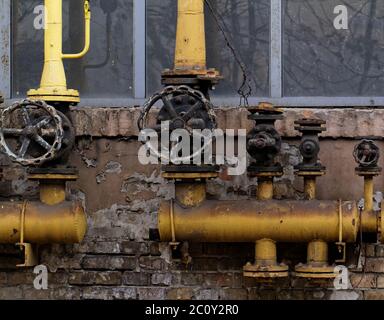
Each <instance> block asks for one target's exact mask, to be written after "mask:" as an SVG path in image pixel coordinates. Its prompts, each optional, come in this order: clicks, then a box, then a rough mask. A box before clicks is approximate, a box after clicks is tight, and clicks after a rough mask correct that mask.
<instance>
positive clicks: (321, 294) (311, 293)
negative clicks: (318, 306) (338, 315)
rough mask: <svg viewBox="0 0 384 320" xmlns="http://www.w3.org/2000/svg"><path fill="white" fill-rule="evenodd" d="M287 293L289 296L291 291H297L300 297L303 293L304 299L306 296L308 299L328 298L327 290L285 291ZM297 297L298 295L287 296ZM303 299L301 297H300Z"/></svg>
mask: <svg viewBox="0 0 384 320" xmlns="http://www.w3.org/2000/svg"><path fill="white" fill-rule="evenodd" d="M285 292H286V293H287V295H288V296H290V294H291V292H292V293H296V294H298V295H299V296H300V297H301V295H303V299H304V297H305V299H306V300H326V292H325V291H323V290H307V291H305V293H304V291H296V290H295V291H287V290H286V291H285ZM292 297H293V299H297V298H296V297H294V296H293V295H292V296H290V298H287V299H285V300H288V299H292ZM299 299H301V298H299Z"/></svg>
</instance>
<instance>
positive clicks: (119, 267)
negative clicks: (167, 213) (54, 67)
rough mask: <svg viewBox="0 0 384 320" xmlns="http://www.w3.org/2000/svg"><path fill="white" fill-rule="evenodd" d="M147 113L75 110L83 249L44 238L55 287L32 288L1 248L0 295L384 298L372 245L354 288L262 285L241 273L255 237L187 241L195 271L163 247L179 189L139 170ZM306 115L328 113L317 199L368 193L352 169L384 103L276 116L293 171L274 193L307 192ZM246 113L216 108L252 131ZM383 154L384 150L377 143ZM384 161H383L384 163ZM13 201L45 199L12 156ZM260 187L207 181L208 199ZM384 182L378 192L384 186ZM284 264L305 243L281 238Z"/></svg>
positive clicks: (244, 181) (232, 123)
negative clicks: (300, 124)
mask: <svg viewBox="0 0 384 320" xmlns="http://www.w3.org/2000/svg"><path fill="white" fill-rule="evenodd" d="M138 114H139V110H138V108H126V109H109V108H104V109H103V108H97V109H92V108H82V109H74V110H73V118H74V122H75V124H76V129H77V135H78V138H77V144H76V149H75V150H74V151H73V153H72V156H71V160H70V162H71V164H72V165H75V166H77V167H78V168H79V170H80V179H79V180H78V181H77V182H76V183H73V184H72V185H71V190H72V196H73V197H79V198H81V199H83V200H84V202H85V206H86V210H87V215H88V224H89V229H88V232H87V235H86V239H85V241H84V242H83V243H82V244H79V245H73V246H72V245H65V246H63V245H45V246H42V247H41V250H40V255H41V263H42V264H44V265H46V266H47V267H48V269H49V272H50V273H49V289H48V290H42V291H37V290H35V289H34V287H33V279H34V277H35V275H34V274H33V270H32V269H26V270H18V269H16V268H15V267H14V265H15V264H16V263H17V259H16V258H15V257H14V254H15V253H16V251H15V249H14V248H13V247H12V246H1V247H0V299H4V298H6V299H13V298H16V299H21V298H27V299H56V298H60V299H100V298H101V299H384V246H382V245H380V244H375V245H373V244H369V245H364V246H363V250H362V256H363V262H364V263H363V265H364V268H361V266H360V268H358V266H357V261H358V258H359V254H358V250H357V249H356V248H355V247H354V246H350V248H349V250H348V253H349V259H348V266H349V267H350V270H351V273H350V276H351V277H350V280H351V286H350V289H348V290H344V291H336V290H334V286H333V282H332V281H325V282H324V281H320V282H319V281H310V280H300V279H295V278H293V277H290V278H287V279H283V280H271V281H267V282H260V281H258V280H252V279H245V278H243V277H242V267H243V265H244V264H245V263H246V262H247V261H253V254H254V246H253V244H190V255H191V256H192V258H193V260H192V263H191V264H190V265H188V266H185V265H183V264H182V263H181V262H180V261H179V260H175V259H172V257H171V255H172V253H171V250H170V249H169V246H168V245H167V244H166V243H157V242H152V241H149V238H148V236H149V234H148V231H149V229H150V228H155V227H156V219H157V208H158V206H159V203H160V201H161V200H163V199H169V198H170V197H172V195H173V186H172V184H170V183H167V182H166V181H165V180H164V179H162V177H161V175H160V170H159V169H160V168H159V167H157V166H146V167H144V166H142V165H140V164H139V162H138V159H137V150H138V148H139V147H140V146H141V144H139V143H138V142H137V134H138V132H137V128H136V119H137V117H138ZM304 116H316V117H319V118H322V119H324V120H327V122H328V125H327V127H328V129H329V130H328V131H327V132H326V133H324V134H323V137H322V141H321V148H322V151H321V159H322V162H323V164H324V165H326V166H327V175H326V176H325V177H322V178H320V179H319V198H320V199H344V200H359V199H360V197H361V196H362V188H363V186H362V181H361V178H359V177H356V176H355V173H354V168H355V163H354V160H353V157H352V152H353V148H354V145H355V144H356V143H357V140H355V139H354V138H355V136H360V137H362V136H377V137H383V136H384V128H383V126H382V125H381V122H382V120H381V119H383V118H384V110H364V109H360V110H352V109H344V110H343V109H328V110H322V109H290V110H288V111H287V112H286V119H285V120H284V121H281V122H279V123H278V128H279V130H280V132H281V133H282V134H283V135H284V137H285V138H284V145H283V150H282V154H281V161H282V163H283V164H284V165H285V175H284V177H283V178H281V179H280V180H279V181H278V182H277V183H276V187H275V194H276V198H278V199H287V198H297V199H300V198H301V197H302V189H303V186H302V181H301V180H300V179H297V178H296V177H295V176H294V174H293V166H294V165H295V164H297V163H298V162H299V161H300V157H299V151H298V144H299V137H298V133H297V132H295V131H294V130H293V129H292V128H293V121H294V120H295V119H299V118H302V117H304ZM246 117H247V112H246V111H245V110H242V109H234V108H231V109H220V110H218V119H219V126H220V127H221V128H224V129H225V128H229V129H237V128H247V129H249V128H250V127H251V124H252V123H251V122H249V121H248V120H247V118H246ZM378 144H379V146H380V147H381V148H382V150H384V145H383V143H382V142H381V141H378ZM380 163H381V165H384V164H383V159H381V161H380ZM3 165H5V166H6V167H5V168H4V172H3V175H4V179H3V182H1V183H0V190H1V194H2V195H3V196H4V197H5V198H9V197H14V198H15V197H16V198H17V197H18V196H21V195H26V196H28V197H30V198H33V197H35V196H36V191H37V187H36V185H35V184H34V183H30V182H26V181H25V174H23V169H22V168H18V167H14V166H9V163H8V162H7V160H6V159H3ZM256 188H257V182H256V181H255V180H253V179H251V180H250V179H249V178H248V177H247V176H246V175H244V176H241V177H235V178H233V179H230V178H228V177H227V176H226V175H224V174H223V175H222V176H221V178H220V179H216V180H214V181H211V182H209V187H208V192H209V197H211V198H216V199H239V200H242V199H249V198H251V197H254V194H255V190H256ZM383 188H384V185H383V179H382V177H379V178H377V179H376V190H377V191H381V190H383ZM279 256H280V259H284V261H285V262H287V263H289V264H291V265H292V266H294V264H295V263H297V262H299V261H302V262H303V261H305V246H303V245H300V244H297V245H285V244H281V245H279Z"/></svg>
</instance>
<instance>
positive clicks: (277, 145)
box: [247, 103, 282, 174]
mask: <svg viewBox="0 0 384 320" xmlns="http://www.w3.org/2000/svg"><path fill="white" fill-rule="evenodd" d="M248 110H249V112H250V113H251V115H249V117H248V118H249V119H250V120H254V121H255V122H256V124H255V127H254V128H253V129H252V130H251V131H250V132H249V134H248V135H247V151H248V153H249V154H250V156H251V157H252V158H253V160H254V161H253V162H252V163H251V165H250V167H249V168H248V171H249V172H250V173H256V174H257V173H260V172H280V171H281V170H282V168H281V165H280V164H278V163H276V161H275V158H276V156H277V155H278V154H279V152H280V150H281V144H282V139H281V136H280V134H279V133H278V131H277V130H276V128H275V122H276V120H280V119H282V111H281V110H279V109H277V108H274V107H273V106H272V105H270V104H268V103H261V104H260V105H259V106H257V107H255V108H249V109H248Z"/></svg>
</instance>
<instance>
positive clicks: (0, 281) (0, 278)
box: [0, 272, 7, 285]
mask: <svg viewBox="0 0 384 320" xmlns="http://www.w3.org/2000/svg"><path fill="white" fill-rule="evenodd" d="M6 283H7V273H5V272H0V285H5V284H6Z"/></svg>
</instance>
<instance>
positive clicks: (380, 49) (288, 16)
mask: <svg viewBox="0 0 384 320" xmlns="http://www.w3.org/2000/svg"><path fill="white" fill-rule="evenodd" d="M340 4H343V5H345V6H346V7H347V9H348V15H349V26H348V27H349V28H348V30H336V28H335V27H334V19H335V18H336V17H337V15H336V14H334V9H335V7H336V6H338V5H340ZM284 10H285V15H284V21H285V23H284V93H285V95H286V96H381V95H382V92H383V89H384V32H383V30H384V1H381V0H370V1H361V0H344V1H340V0H323V1H318V0H307V1H302V0H285V8H284Z"/></svg>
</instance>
